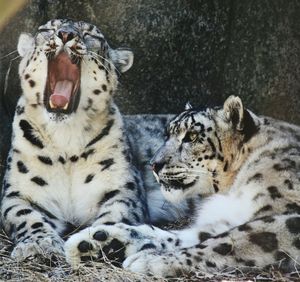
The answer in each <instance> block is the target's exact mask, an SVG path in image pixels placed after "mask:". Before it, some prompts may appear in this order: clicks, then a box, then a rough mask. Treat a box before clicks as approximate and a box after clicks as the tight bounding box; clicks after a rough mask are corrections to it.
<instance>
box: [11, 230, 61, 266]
mask: <svg viewBox="0 0 300 282" xmlns="http://www.w3.org/2000/svg"><path fill="white" fill-rule="evenodd" d="M36 255H42V256H43V257H45V258H51V257H52V256H53V255H60V256H63V255H64V251H63V240H62V239H61V238H60V237H58V236H52V235H47V237H43V238H34V237H31V238H29V239H27V240H25V241H21V242H19V243H17V244H16V246H15V247H14V249H13V251H12V253H11V257H12V258H13V259H15V260H17V261H23V260H25V259H26V258H28V257H34V256H36Z"/></svg>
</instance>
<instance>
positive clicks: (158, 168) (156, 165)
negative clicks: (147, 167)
mask: <svg viewBox="0 0 300 282" xmlns="http://www.w3.org/2000/svg"><path fill="white" fill-rule="evenodd" d="M164 165H165V163H164V162H159V163H156V162H153V163H151V166H152V169H153V171H154V172H155V173H156V174H158V173H159V172H160V171H161V170H162V168H163V167H164Z"/></svg>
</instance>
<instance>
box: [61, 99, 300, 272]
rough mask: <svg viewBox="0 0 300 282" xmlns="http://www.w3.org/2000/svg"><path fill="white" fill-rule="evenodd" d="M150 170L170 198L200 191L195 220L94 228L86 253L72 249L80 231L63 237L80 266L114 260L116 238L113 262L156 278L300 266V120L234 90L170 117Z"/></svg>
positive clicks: (78, 241)
mask: <svg viewBox="0 0 300 282" xmlns="http://www.w3.org/2000/svg"><path fill="white" fill-rule="evenodd" d="M152 166H153V171H154V174H155V175H156V178H157V180H158V181H159V182H160V184H161V189H162V191H163V194H164V195H165V197H166V198H167V199H169V200H171V201H180V200H183V199H185V198H186V197H188V196H190V195H195V194H202V195H203V197H204V199H203V201H202V204H200V205H199V206H198V212H197V216H196V218H195V223H194V224H193V225H191V226H190V227H189V228H185V229H183V230H173V231H166V230H162V229H159V228H157V227H152V226H149V225H145V224H144V225H140V226H129V225H126V224H124V223H119V224H116V225H115V226H105V227H102V226H96V227H92V228H90V230H89V231H88V230H86V231H85V232H86V233H88V232H89V234H90V235H88V234H86V236H85V245H86V248H85V249H83V250H79V249H75V248H72V246H73V245H74V244H76V245H78V246H79V245H80V244H81V243H82V241H81V238H82V237H80V236H79V235H78V236H76V235H75V236H74V237H73V238H72V241H70V242H67V243H66V246H65V248H66V254H67V259H68V261H69V262H70V263H71V264H72V265H73V266H74V267H77V266H78V265H79V263H80V261H81V260H80V257H81V256H83V255H85V256H95V254H98V250H99V249H101V250H103V251H104V252H105V253H106V252H108V255H110V256H111V254H110V252H111V250H112V249H113V245H114V243H115V242H116V241H117V242H118V246H119V249H120V250H122V252H121V251H119V252H118V253H116V259H118V260H119V261H123V266H124V267H125V268H127V269H129V270H131V271H135V272H141V273H147V274H148V273H151V274H155V275H158V276H166V277H168V276H173V277H178V276H180V275H182V274H184V273H188V272H190V271H195V270H198V271H203V272H209V273H217V272H220V271H222V270H225V269H228V268H230V267H233V268H236V267H238V268H241V267H259V268H263V267H267V266H269V265H278V266H280V267H282V269H284V270H289V271H291V270H294V271H295V270H296V268H297V267H299V263H300V127H299V126H296V125H292V124H289V123H285V122H281V121H278V120H275V119H272V118H268V117H260V116H257V115H255V114H254V113H253V112H251V111H250V110H248V109H246V108H244V106H243V104H242V101H241V99H240V98H238V97H234V96H231V97H229V98H228V99H227V100H226V101H225V103H224V105H223V107H221V108H207V109H206V110H202V111H199V110H196V109H194V108H191V107H188V108H187V109H186V110H185V111H184V112H182V113H181V114H179V115H178V116H176V117H175V118H174V119H172V120H171V122H170V124H169V125H168V127H167V138H166V141H165V142H164V145H163V146H162V147H161V148H160V149H159V150H158V151H157V153H156V154H155V156H154V158H153V160H152ZM194 197H197V196H194ZM95 234H96V238H95V237H93V236H94V235H95ZM86 238H89V239H88V240H86ZM87 246H88V247H87ZM82 251H83V252H82Z"/></svg>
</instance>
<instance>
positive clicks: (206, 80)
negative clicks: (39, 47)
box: [0, 0, 300, 165]
mask: <svg viewBox="0 0 300 282" xmlns="http://www.w3.org/2000/svg"><path fill="white" fill-rule="evenodd" d="M299 14H300V2H299V1H297V0H290V1H284V0H277V1H265V0H253V1H239V0H219V1H217V0H214V1H212V0H188V1H182V0H173V1H161V0H152V1H147V0H127V1H119V0H91V1H83V0H78V1H75V2H74V1H71V0H66V1H59V0H39V1H38V0H33V1H31V2H30V4H28V5H27V6H25V8H24V9H23V10H22V11H20V12H19V13H18V14H17V15H16V16H15V17H14V18H13V19H11V20H10V22H9V24H7V26H5V28H4V29H3V30H2V32H1V34H0V40H1V46H2V48H1V51H0V57H1V58H2V59H1V65H0V85H1V88H0V91H1V92H2V101H3V102H4V103H3V105H0V115H1V119H2V121H4V122H1V125H0V133H1V134H0V136H1V138H0V145H1V150H2V151H1V154H2V155H1V156H2V157H1V158H0V164H2V165H3V159H5V157H6V152H7V147H8V146H7V144H8V143H9V140H10V136H9V132H10V130H9V123H10V121H11V116H12V113H13V109H14V107H15V104H16V101H17V98H18V96H19V95H20V93H21V91H20V86H19V82H18V79H17V65H18V62H19V60H18V59H15V60H13V61H11V62H12V66H11V71H10V74H9V77H8V87H7V90H6V91H4V81H5V76H6V73H7V70H8V68H9V63H10V60H11V59H14V58H16V57H17V53H13V54H12V55H10V56H7V57H5V58H3V56H5V55H7V54H9V53H10V52H12V51H14V50H16V46H17V39H18V36H19V34H20V32H30V33H33V34H34V33H35V31H36V29H37V27H38V26H39V25H40V24H43V23H45V22H46V21H47V20H48V19H51V18H57V17H58V18H60V17H63V18H66V17H67V18H72V19H74V20H84V21H87V22H91V23H94V24H95V25H97V26H98V27H99V28H100V29H101V31H102V32H103V33H104V35H106V38H107V40H108V42H109V43H110V45H111V46H112V47H121V46H123V47H130V48H132V50H133V51H134V53H135V61H134V66H133V68H132V69H131V70H130V71H129V72H128V73H125V74H124V75H123V76H122V77H121V78H120V82H121V83H120V87H119V92H118V94H117V96H116V100H117V103H118V105H119V107H120V109H121V111H122V112H123V113H126V114H135V113H153V114H155V113H178V112H180V111H182V110H183V108H184V105H185V103H186V102H187V101H190V102H191V103H192V104H193V105H194V106H199V107H201V106H204V105H216V104H221V103H222V102H223V101H224V100H225V98H226V97H227V96H228V95H231V94H234V95H239V96H241V97H242V99H243V101H245V104H246V105H247V107H248V108H250V109H252V110H254V111H255V112H257V113H260V114H266V115H270V116H273V117H275V118H280V119H283V120H286V121H290V122H294V123H298V124H300V113H299V111H300V110H299V109H300V99H299V90H300V68H299V61H300V60H299V59H300V58H299V56H300V41H299V38H300V35H299V26H300V17H299ZM4 106H5V107H6V108H7V109H8V113H9V114H8V113H7V112H6V111H4Z"/></svg>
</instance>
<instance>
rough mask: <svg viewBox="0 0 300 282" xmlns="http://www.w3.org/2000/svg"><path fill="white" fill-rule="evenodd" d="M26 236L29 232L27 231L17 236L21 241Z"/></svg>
mask: <svg viewBox="0 0 300 282" xmlns="http://www.w3.org/2000/svg"><path fill="white" fill-rule="evenodd" d="M26 234H27V230H25V231H23V232H21V233H19V234H18V235H17V238H18V239H20V238H22V237H24V236H25V235H26Z"/></svg>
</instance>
